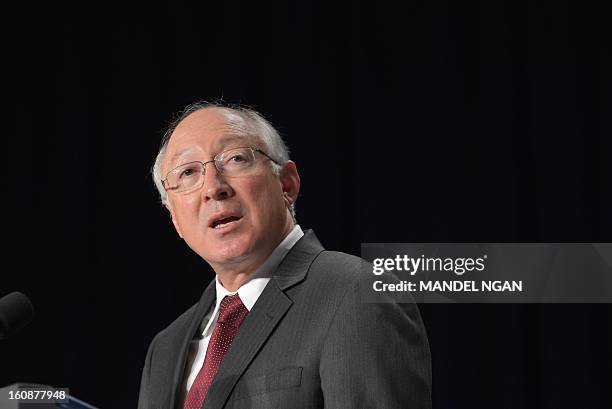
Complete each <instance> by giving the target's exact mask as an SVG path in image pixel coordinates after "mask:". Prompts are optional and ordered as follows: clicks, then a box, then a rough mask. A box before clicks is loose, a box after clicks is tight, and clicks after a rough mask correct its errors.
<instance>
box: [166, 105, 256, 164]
mask: <svg viewBox="0 0 612 409" xmlns="http://www.w3.org/2000/svg"><path fill="white" fill-rule="evenodd" d="M254 135H255V130H254V129H253V127H252V125H251V124H250V123H249V122H248V121H245V119H244V118H243V117H242V116H241V115H240V114H238V113H235V112H232V111H231V110H227V109H223V108H206V109H201V110H199V111H196V112H194V113H192V114H191V115H189V116H187V117H186V118H185V119H183V120H182V121H181V122H180V123H179V124H178V125H177V127H176V128H175V130H174V132H173V133H172V136H171V137H170V140H169V142H168V146H167V147H166V151H165V153H164V161H163V162H164V163H163V170H164V172H167V171H168V170H170V169H173V167H175V166H177V163H178V162H180V161H181V160H182V158H189V157H193V156H194V155H196V156H198V155H199V157H198V158H197V159H193V160H201V159H206V160H208V159H210V157H212V156H214V155H215V154H217V153H219V152H221V151H222V150H224V149H226V148H228V147H232V146H251V145H259V141H258V138H257V137H256V136H254ZM202 155H205V156H206V158H204V157H202Z"/></svg>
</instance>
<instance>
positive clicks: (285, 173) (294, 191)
mask: <svg viewBox="0 0 612 409" xmlns="http://www.w3.org/2000/svg"><path fill="white" fill-rule="evenodd" d="M280 181H281V185H282V188H283V198H284V199H285V203H287V207H289V206H291V205H292V204H294V203H295V201H296V200H297V198H298V194H299V193H300V175H299V173H298V171H297V166H296V165H295V162H294V161H292V160H289V161H287V163H285V166H283V170H282V171H281V174H280Z"/></svg>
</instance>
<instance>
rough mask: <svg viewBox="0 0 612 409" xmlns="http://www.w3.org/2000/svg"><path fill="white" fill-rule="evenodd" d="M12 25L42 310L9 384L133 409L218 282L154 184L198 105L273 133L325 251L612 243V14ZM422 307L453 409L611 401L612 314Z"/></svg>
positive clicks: (371, 6)
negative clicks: (171, 327)
mask: <svg viewBox="0 0 612 409" xmlns="http://www.w3.org/2000/svg"><path fill="white" fill-rule="evenodd" d="M3 20H4V22H3V25H2V26H3V31H5V33H4V35H3V37H4V42H5V44H6V45H5V46H4V47H3V48H4V53H3V54H4V58H3V60H4V62H3V66H4V69H5V70H6V69H8V73H6V71H5V74H4V81H3V82H4V83H5V86H4V89H5V92H4V93H3V94H4V98H5V101H4V102H5V104H6V105H8V106H9V107H10V108H11V109H10V110H9V111H8V113H9V115H8V116H9V117H8V119H7V120H6V122H5V128H4V132H3V133H4V138H2V140H3V146H4V147H3V155H2V157H3V159H4V166H3V174H4V175H3V176H4V177H3V178H2V181H3V183H2V186H3V196H4V204H5V206H6V209H7V210H5V213H4V223H3V225H4V229H3V235H4V246H3V248H4V255H3V259H4V261H5V266H6V267H5V268H3V269H2V279H1V280H0V296H2V295H4V294H6V293H9V292H11V291H15V290H19V291H22V292H24V293H26V294H27V295H28V296H29V297H30V298H31V299H32V301H33V302H34V304H35V307H36V309H37V316H36V319H35V321H34V322H33V323H32V324H30V325H29V326H28V327H27V328H25V329H24V330H23V331H21V332H20V333H19V334H17V335H15V336H14V337H13V338H11V339H9V340H7V341H4V342H2V343H1V344H0V385H6V384H8V383H12V382H15V381H28V382H40V383H47V384H52V385H56V386H63V387H69V388H70V389H71V393H72V394H74V395H76V396H78V397H80V398H82V399H84V400H86V401H89V402H91V403H93V404H95V405H97V406H100V407H103V408H124V407H125V408H128V407H135V406H136V401H137V395H138V386H139V382H140V371H141V368H142V365H143V363H144V356H145V353H146V348H147V346H148V343H149V342H150V340H151V339H152V337H153V336H154V334H155V333H157V332H158V331H159V330H160V329H162V328H163V327H165V326H166V325H167V324H169V323H170V322H171V321H172V320H173V319H174V318H175V317H176V316H178V315H179V313H181V312H182V311H184V310H185V309H186V308H188V307H189V306H190V305H192V304H193V303H194V302H195V301H196V300H197V299H198V297H199V295H200V293H201V291H202V290H203V289H204V288H205V286H206V284H207V282H208V281H209V280H210V279H211V278H212V271H211V270H210V269H209V267H208V266H207V265H206V264H205V263H203V262H202V260H201V259H199V258H198V256H197V255H195V254H193V253H192V252H191V251H190V250H189V249H188V248H187V247H186V246H185V245H184V243H183V242H182V241H180V240H179V238H178V237H177V235H176V233H175V232H174V230H173V228H172V225H171V223H170V220H169V217H168V214H167V213H166V212H165V210H163V209H162V207H161V206H160V205H159V202H158V198H157V193H156V191H155V190H154V188H153V185H152V183H151V179H150V177H149V175H148V171H149V168H150V166H151V164H152V162H153V159H154V157H155V154H156V152H157V148H158V145H159V140H160V138H161V135H162V133H163V129H164V127H165V125H166V124H167V122H168V121H169V120H170V119H171V118H172V115H173V113H175V112H176V111H178V110H180V109H181V108H183V107H184V106H185V105H186V104H188V103H190V102H193V101H195V100H198V99H209V100H210V99H219V98H223V99H225V100H226V101H229V102H234V103H245V104H249V105H251V106H253V107H255V108H256V109H258V110H259V111H260V112H262V113H263V114H264V115H265V116H266V117H267V118H268V119H270V120H271V121H272V123H274V124H275V125H276V126H277V127H278V129H279V130H280V132H281V133H282V134H283V135H284V136H285V138H286V140H287V142H288V145H289V147H290V148H291V150H292V159H294V160H295V162H297V164H298V168H299V171H300V174H301V177H302V190H301V194H300V198H299V200H298V203H297V211H298V221H299V223H300V225H301V226H302V227H303V228H314V229H315V231H316V233H317V235H318V236H319V238H320V239H321V241H322V242H323V244H324V245H325V246H326V247H327V248H329V249H335V250H342V251H346V252H350V253H353V254H359V249H360V243H361V242H410V241H415V242H430V241H432V242H436V241H440V242H444V241H475V242H610V241H612V237H611V229H610V228H611V227H612V222H611V217H610V208H611V204H612V203H611V200H610V198H611V194H610V191H611V189H610V187H611V186H612V184H611V183H610V179H611V173H610V171H611V167H610V163H609V156H610V152H611V150H610V149H611V144H610V137H611V136H612V125H611V123H612V120H611V118H612V115H611V114H612V109H611V106H612V96H611V95H612V89H611V79H610V78H611V75H610V73H611V72H612V64H611V60H610V48H609V44H610V38H611V37H610V36H609V35H608V34H609V33H607V32H606V26H608V25H609V24H610V23H609V15H608V14H606V13H605V12H604V8H603V7H600V6H599V5H597V4H588V3H585V2H569V3H568V2H564V1H550V2H528V1H516V0H514V1H505V2H501V1H491V2H489V1H482V2H480V3H478V2H455V1H434V2H420V1H416V2H402V3H401V6H400V5H398V4H394V3H391V2H387V1H384V0H383V1H376V2H344V3H339V2H330V1H325V2H304V1H299V2H298V1H296V2H286V3H282V2H265V3H262V2H252V1H242V2H240V1H232V2H229V1H228V2H214V3H210V2H200V3H197V4H195V5H193V4H192V5H188V4H182V3H178V2H172V3H170V2H168V3H165V4H164V3H161V4H159V5H155V4H153V3H150V4H143V5H140V6H136V5H132V6H130V7H128V6H126V5H125V4H123V5H115V6H111V5H107V4H103V3H88V4H87V5H80V6H68V5H57V4H52V5H51V4H47V5H46V6H42V5H36V4H33V3H27V4H24V5H23V6H22V7H20V9H19V10H15V11H10V12H9V11H6V12H5V14H4V17H3ZM5 112H7V111H5ZM588 279H589V278H588V271H585V280H588ZM421 311H422V313H423V317H424V319H425V322H426V326H427V328H428V330H429V337H430V343H431V349H432V356H433V370H434V383H433V398H434V407H435V408H575V407H580V408H599V407H609V405H610V401H611V400H612V399H609V395H610V387H609V374H610V372H611V370H612V356H611V353H610V345H612V334H611V332H612V330H610V326H611V324H612V322H611V318H612V308H611V306H610V305H594V304H593V305H422V306H421ZM390 342H392V340H390Z"/></svg>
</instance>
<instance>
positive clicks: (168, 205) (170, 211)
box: [164, 201, 183, 239]
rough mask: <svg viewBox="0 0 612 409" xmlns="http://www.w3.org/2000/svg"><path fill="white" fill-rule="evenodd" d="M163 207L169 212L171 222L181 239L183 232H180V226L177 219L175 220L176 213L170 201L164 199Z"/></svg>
mask: <svg viewBox="0 0 612 409" xmlns="http://www.w3.org/2000/svg"><path fill="white" fill-rule="evenodd" d="M164 207H165V208H166V210H168V212H169V213H170V218H171V219H172V224H173V225H174V228H175V229H176V232H177V233H178V235H179V237H180V238H181V239H182V238H183V233H181V227H180V226H179V224H178V221H177V220H176V214H175V213H174V210H172V205H171V204H170V202H167V201H166V202H164Z"/></svg>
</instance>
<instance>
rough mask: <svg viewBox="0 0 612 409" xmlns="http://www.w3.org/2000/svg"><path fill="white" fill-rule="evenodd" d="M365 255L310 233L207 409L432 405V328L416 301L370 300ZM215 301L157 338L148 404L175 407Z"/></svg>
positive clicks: (246, 332)
mask: <svg viewBox="0 0 612 409" xmlns="http://www.w3.org/2000/svg"><path fill="white" fill-rule="evenodd" d="M362 262H363V260H361V259H359V258H357V257H354V256H351V255H348V254H344V253H338V252H331V251H325V250H324V249H323V247H322V246H321V244H320V243H319V241H318V240H317V238H316V236H315V235H314V233H313V232H312V231H307V232H306V233H305V235H304V237H302V238H301V239H300V241H298V242H297V243H296V245H295V246H294V247H293V248H292V249H291V251H290V252H289V253H288V254H287V256H286V257H285V259H284V260H283V261H282V262H281V264H280V265H279V267H278V269H277V271H276V272H275V273H274V274H273V276H272V279H271V280H270V282H269V283H268V285H267V286H266V288H265V289H264V291H263V293H262V294H261V296H260V297H259V299H258V300H257V303H255V305H254V306H253V309H252V310H251V311H250V313H249V315H248V316H247V318H246V319H245V320H244V322H243V323H242V325H241V327H240V330H239V331H238V334H237V335H236V338H235V339H234V341H233V343H232V346H231V347H230V349H229V351H228V352H227V354H226V355H225V358H224V360H223V362H222V363H221V366H220V367H219V370H218V372H217V375H216V376H215V379H214V380H213V383H212V385H211V386H210V389H209V391H208V394H207V396H206V400H205V401H204V404H203V406H202V407H203V408H205V409H221V408H226V409H230V408H231V409H243V408H244V409H247V408H248V409H259V408H260V409H273V408H288V409H307V408H313V409H314V408H336V409H345V408H346V409H358V408H377V409H385V408H389V409H390V408H407V409H417V408H418V409H421V408H430V407H431V362H430V354H429V345H428V342H427V336H426V333H425V329H424V326H423V323H422V321H421V316H420V314H419V310H418V308H417V306H416V305H415V304H414V303H401V304H400V303H391V302H387V303H365V302H363V300H362V299H361V298H360V295H359V285H360V284H359V283H360V280H359V279H358V277H359V276H360V275H363V274H364V273H363V272H361V266H362V264H361V263H362ZM214 301H215V286H214V281H213V282H212V283H211V284H210V285H209V286H208V287H207V288H206V290H205V291H204V293H203V295H202V298H201V299H200V301H199V303H198V304H196V305H194V306H193V307H192V308H190V309H189V310H188V311H186V312H185V313H184V314H183V315H181V316H180V317H179V318H177V319H176V320H175V321H174V322H173V323H172V324H170V326H168V327H167V328H166V329H164V330H163V331H161V332H160V333H159V334H157V336H156V337H155V338H154V339H153V341H152V342H151V345H150V347H149V351H148V353H147V357H146V362H145V366H144V369H143V373H142V382H141V387H140V398H139V403H138V407H139V408H140V409H145V408H146V409H150V408H151V409H152V408H156V409H161V408H167V409H171V408H174V407H175V406H176V405H177V399H176V397H177V396H180V394H179V388H181V387H182V385H183V383H184V379H183V374H184V371H185V360H186V355H187V350H188V345H189V341H190V340H191V339H192V338H193V337H194V335H195V333H196V331H197V329H198V328H199V327H200V323H201V321H202V319H203V317H204V315H205V314H206V313H207V312H208V311H209V309H210V308H211V306H213V303H214Z"/></svg>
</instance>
